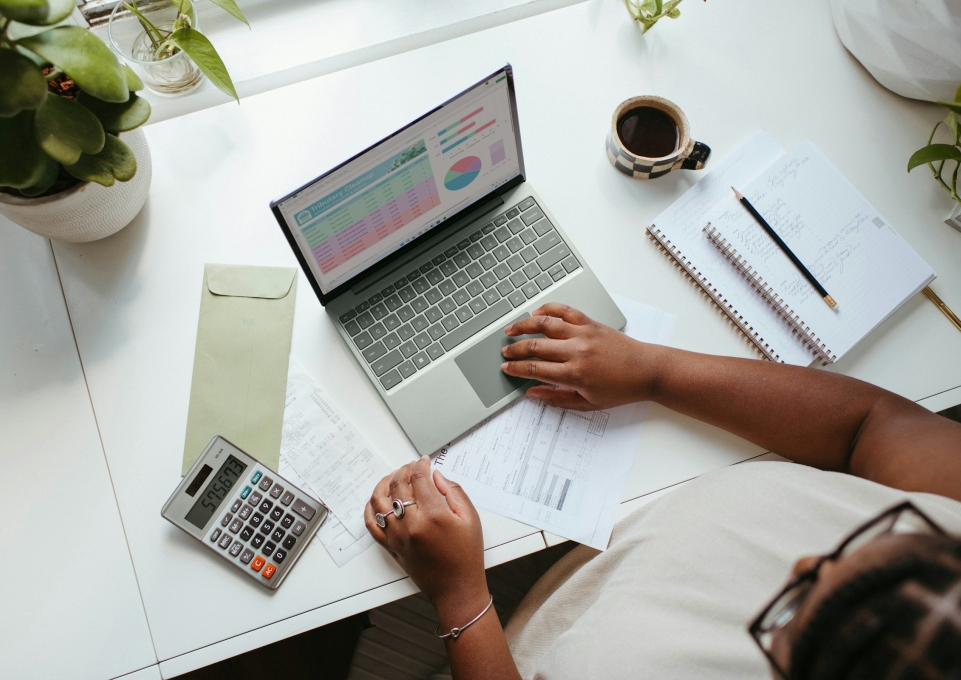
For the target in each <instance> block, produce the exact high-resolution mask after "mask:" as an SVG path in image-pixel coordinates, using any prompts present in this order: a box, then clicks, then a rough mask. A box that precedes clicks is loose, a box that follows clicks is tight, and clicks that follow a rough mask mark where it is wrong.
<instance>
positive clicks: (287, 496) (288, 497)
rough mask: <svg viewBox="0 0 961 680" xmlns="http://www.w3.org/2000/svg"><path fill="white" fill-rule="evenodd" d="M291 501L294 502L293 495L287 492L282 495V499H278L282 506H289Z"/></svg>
mask: <svg viewBox="0 0 961 680" xmlns="http://www.w3.org/2000/svg"><path fill="white" fill-rule="evenodd" d="M293 500H294V494H292V493H290V492H289V491H288V492H287V493H285V494H284V497H283V498H281V499H280V502H281V503H283V504H284V505H290V503H291V502H292V501H293Z"/></svg>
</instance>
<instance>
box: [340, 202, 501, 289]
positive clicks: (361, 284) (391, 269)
mask: <svg viewBox="0 0 961 680" xmlns="http://www.w3.org/2000/svg"><path fill="white" fill-rule="evenodd" d="M502 205H504V198H503V197H502V196H501V195H500V194H497V195H495V196H491V197H490V198H488V199H487V200H485V201H483V202H481V203H478V204H477V207H475V208H473V209H472V210H470V211H469V212H467V213H465V214H464V216H463V217H458V218H457V219H456V220H455V222H456V223H457V224H456V225H450V226H448V227H447V228H446V229H444V230H443V231H439V232H437V233H436V234H430V235H428V236H427V237H426V238H425V239H424V243H422V244H420V245H418V246H416V247H414V248H413V249H411V251H410V252H409V253H406V254H405V255H404V256H403V257H401V258H398V259H397V260H395V261H393V262H391V263H390V264H389V265H387V266H385V267H383V268H382V269H378V271H376V272H374V273H373V274H371V275H370V276H368V277H366V278H365V279H363V280H362V281H358V282H357V283H356V284H354V285H353V286H351V287H350V291H351V292H352V293H354V294H355V295H359V294H360V293H362V292H364V291H365V290H367V289H368V288H370V287H371V286H373V285H375V284H377V283H379V282H380V281H383V280H384V279H385V278H387V277H388V276H390V275H392V274H395V273H396V272H397V270H398V269H400V268H402V267H406V266H407V265H408V264H410V262H411V260H414V259H416V258H418V257H420V256H421V255H423V254H424V253H425V252H427V251H428V250H430V249H431V248H433V247H434V246H435V245H437V244H438V243H439V242H440V241H443V240H445V239H447V238H449V237H450V236H451V235H452V234H455V233H457V232H458V231H460V230H461V229H463V228H464V227H466V226H468V225H469V224H472V223H474V222H476V221H478V220H480V219H481V218H483V217H485V216H487V214H488V213H490V212H493V211H494V210H496V209H497V208H499V207H500V206H502Z"/></svg>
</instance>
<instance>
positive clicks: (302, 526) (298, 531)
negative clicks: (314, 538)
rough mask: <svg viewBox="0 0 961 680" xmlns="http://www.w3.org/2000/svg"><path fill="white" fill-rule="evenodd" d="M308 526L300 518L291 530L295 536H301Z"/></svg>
mask: <svg viewBox="0 0 961 680" xmlns="http://www.w3.org/2000/svg"><path fill="white" fill-rule="evenodd" d="M306 528H307V525H306V524H304V523H303V522H301V521H300V520H298V521H297V523H296V524H295V525H294V528H293V529H291V530H290V532H291V533H292V534H293V535H294V536H300V535H301V534H302V533H304V529H306Z"/></svg>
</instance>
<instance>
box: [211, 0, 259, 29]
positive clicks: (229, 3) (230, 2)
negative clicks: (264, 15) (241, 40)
mask: <svg viewBox="0 0 961 680" xmlns="http://www.w3.org/2000/svg"><path fill="white" fill-rule="evenodd" d="M210 1H211V2H212V3H214V4H215V5H217V7H220V8H221V9H223V10H225V11H226V12H227V13H228V14H230V15H232V16H235V17H237V18H238V19H240V20H241V21H243V22H244V23H245V24H247V28H250V22H249V21H247V17H245V16H244V13H243V12H241V11H240V7H238V6H237V3H236V2H234V0H210Z"/></svg>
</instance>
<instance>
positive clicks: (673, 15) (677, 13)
mask: <svg viewBox="0 0 961 680" xmlns="http://www.w3.org/2000/svg"><path fill="white" fill-rule="evenodd" d="M667 16H669V17H671V18H672V19H677V18H678V17H679V16H681V10H679V9H672V10H671V11H670V12H668V13H667Z"/></svg>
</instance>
